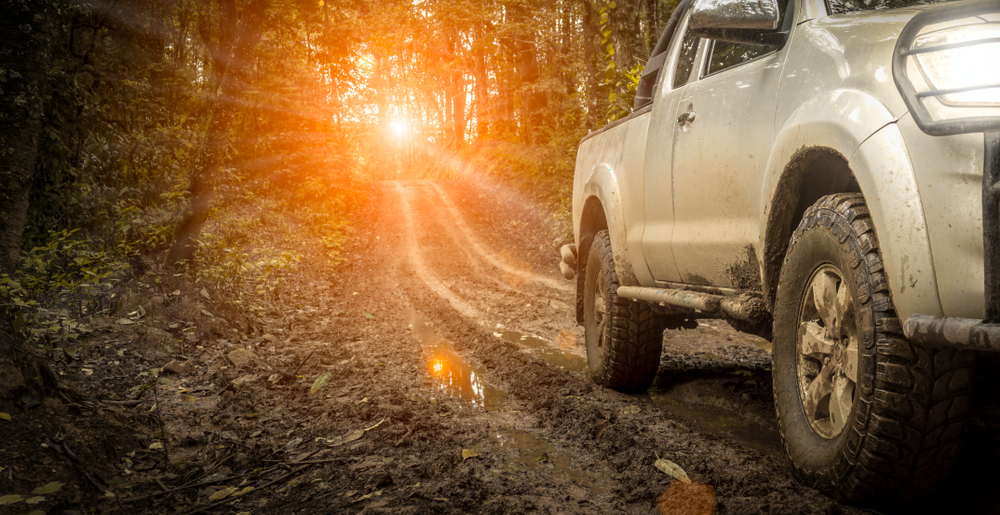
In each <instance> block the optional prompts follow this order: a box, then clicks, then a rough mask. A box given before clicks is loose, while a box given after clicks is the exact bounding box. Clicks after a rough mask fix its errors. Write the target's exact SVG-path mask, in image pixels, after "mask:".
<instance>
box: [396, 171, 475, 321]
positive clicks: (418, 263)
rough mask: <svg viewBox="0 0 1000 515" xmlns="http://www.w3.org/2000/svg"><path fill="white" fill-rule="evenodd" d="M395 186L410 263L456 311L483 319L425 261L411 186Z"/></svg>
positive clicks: (421, 277)
mask: <svg viewBox="0 0 1000 515" xmlns="http://www.w3.org/2000/svg"><path fill="white" fill-rule="evenodd" d="M393 186H394V187H395V189H396V192H397V196H398V197H399V205H400V208H401V211H402V213H403V216H404V218H406V230H405V231H404V232H405V233H406V250H407V255H408V256H409V261H410V264H411V265H412V268H413V271H414V272H416V274H417V276H419V277H420V280H421V281H423V282H424V284H426V285H427V287H428V288H430V289H431V290H432V291H433V292H434V293H436V294H437V295H438V296H439V297H441V298H442V299H445V300H447V301H448V303H449V304H451V305H452V307H454V308H455V311H458V312H459V313H461V314H462V316H464V317H466V318H468V319H471V320H483V319H484V317H483V314H482V313H481V312H480V311H479V310H477V309H476V308H474V307H472V306H471V305H469V304H468V303H466V302H465V301H464V300H462V299H460V298H458V296H457V295H455V293H454V292H453V291H451V289H450V288H448V287H447V286H445V285H444V283H443V282H441V280H440V279H438V278H437V277H436V276H434V275H433V274H432V273H431V271H430V269H429V268H428V267H427V264H426V263H425V262H424V255H423V251H422V249H421V247H420V245H418V244H417V231H416V227H415V225H414V223H413V209H412V208H411V206H410V190H411V188H410V187H408V186H406V185H404V184H403V183H401V182H395V183H394V184H393Z"/></svg>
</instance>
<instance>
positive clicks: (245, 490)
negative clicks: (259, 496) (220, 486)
mask: <svg viewBox="0 0 1000 515" xmlns="http://www.w3.org/2000/svg"><path fill="white" fill-rule="evenodd" d="M252 491H253V487H252V486H248V487H245V488H243V490H240V491H239V492H236V493H235V494H233V495H234V496H236V495H246V494H248V493H250V492H252ZM245 513H250V512H245Z"/></svg>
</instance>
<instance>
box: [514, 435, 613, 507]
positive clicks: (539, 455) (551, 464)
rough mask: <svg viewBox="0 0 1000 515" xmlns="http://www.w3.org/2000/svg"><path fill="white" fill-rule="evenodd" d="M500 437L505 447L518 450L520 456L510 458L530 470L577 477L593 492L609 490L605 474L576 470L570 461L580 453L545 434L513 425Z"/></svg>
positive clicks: (577, 481) (571, 479) (577, 479)
mask: <svg viewBox="0 0 1000 515" xmlns="http://www.w3.org/2000/svg"><path fill="white" fill-rule="evenodd" d="M496 439H497V441H498V442H499V444H500V446H501V447H508V448H511V449H514V450H515V451H517V457H515V458H511V459H509V460H508V462H514V463H523V464H524V466H526V467H527V468H528V469H529V470H533V469H535V470H537V469H540V470H543V471H545V472H546V474H547V475H549V476H551V477H555V478H560V479H564V480H568V481H573V482H575V483H576V484H578V485H579V486H581V487H583V488H586V489H587V490H589V491H590V492H591V493H592V494H602V493H604V492H606V491H607V488H606V479H605V478H603V477H602V476H600V475H598V474H595V473H593V472H587V471H585V470H574V469H573V468H572V467H571V465H570V462H571V461H572V460H573V458H575V457H576V456H575V455H573V454H572V453H570V452H567V451H562V450H556V448H555V447H554V446H553V445H552V444H550V443H549V442H548V440H546V439H545V438H544V437H541V436H538V435H534V434H531V433H528V432H526V431H519V430H516V429H510V430H506V431H505V432H504V433H503V434H497V435H496Z"/></svg>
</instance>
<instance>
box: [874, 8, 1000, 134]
mask: <svg viewBox="0 0 1000 515" xmlns="http://www.w3.org/2000/svg"><path fill="white" fill-rule="evenodd" d="M892 75H893V78H894V79H895V81H896V87H897V88H899V92H900V93H901V94H902V96H903V100H904V101H905V102H906V106H907V108H909V110H910V113H911V114H912V115H913V118H914V120H915V121H916V122H917V125H918V126H919V127H920V128H921V129H922V130H923V131H924V132H926V133H928V134H932V135H937V136H942V135H947V134H962V133H969V132H984V131H991V130H998V129H1000V2H998V1H997V0H967V1H964V2H955V3H953V4H946V5H942V6H939V7H932V8H929V9H927V10H925V11H922V12H920V13H918V14H917V15H916V16H914V17H913V19H912V20H910V22H909V23H908V24H907V25H906V27H904V28H903V31H902V32H901V33H900V35H899V40H898V41H897V42H896V49H895V52H894V53H893V57H892Z"/></svg>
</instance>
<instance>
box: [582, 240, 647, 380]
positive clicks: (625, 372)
mask: <svg viewBox="0 0 1000 515" xmlns="http://www.w3.org/2000/svg"><path fill="white" fill-rule="evenodd" d="M584 274H585V277H584V295H583V307H584V310H583V311H584V314H583V317H584V324H583V326H584V334H585V339H586V342H587V362H588V364H589V365H590V377H591V378H592V379H593V380H594V382H595V383H597V384H599V385H601V386H606V387H608V388H612V389H614V390H618V391H620V392H644V391H646V389H648V388H649V385H650V384H652V382H653V379H654V378H655V377H656V370H657V369H658V368H659V365H660V352H661V351H662V350H663V329H664V326H663V320H662V318H661V317H660V316H659V315H658V314H657V313H655V312H654V311H653V310H652V309H651V308H650V307H649V306H648V305H647V304H645V303H641V302H633V301H630V300H628V299H623V298H621V297H619V296H618V293H617V292H618V286H619V285H618V274H617V273H616V272H615V264H614V256H613V255H612V252H611V239H610V237H609V236H608V232H607V231H601V232H599V233H597V235H596V236H595V237H594V241H593V243H592V244H591V247H590V252H589V253H588V256H587V264H586V267H585V270H584Z"/></svg>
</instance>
